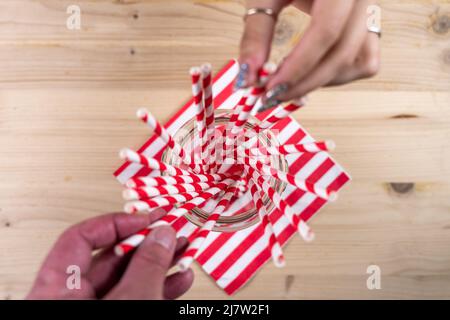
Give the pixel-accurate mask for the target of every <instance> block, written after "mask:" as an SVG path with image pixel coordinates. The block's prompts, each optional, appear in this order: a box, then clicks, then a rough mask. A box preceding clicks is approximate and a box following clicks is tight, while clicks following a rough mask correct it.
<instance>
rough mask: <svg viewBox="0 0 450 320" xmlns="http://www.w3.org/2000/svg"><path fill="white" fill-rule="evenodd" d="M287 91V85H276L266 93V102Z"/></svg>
mask: <svg viewBox="0 0 450 320" xmlns="http://www.w3.org/2000/svg"><path fill="white" fill-rule="evenodd" d="M287 89H288V85H287V84H286V83H280V84H279V85H276V86H275V87H273V88H272V89H270V90H269V91H267V93H266V100H267V101H268V100H271V99H273V100H274V99H276V97H278V96H279V95H280V94H282V93H283V92H286V91H287Z"/></svg>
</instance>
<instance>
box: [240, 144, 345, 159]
mask: <svg viewBox="0 0 450 320" xmlns="http://www.w3.org/2000/svg"><path fill="white" fill-rule="evenodd" d="M335 146H336V144H335V143H334V142H333V141H331V140H326V141H318V142H308V143H300V144H285V145H281V146H271V147H265V146H261V147H259V148H250V149H244V148H240V149H239V151H240V152H244V154H245V155H246V156H247V157H249V156H265V155H288V154H296V153H317V152H321V151H331V150H334V148H335Z"/></svg>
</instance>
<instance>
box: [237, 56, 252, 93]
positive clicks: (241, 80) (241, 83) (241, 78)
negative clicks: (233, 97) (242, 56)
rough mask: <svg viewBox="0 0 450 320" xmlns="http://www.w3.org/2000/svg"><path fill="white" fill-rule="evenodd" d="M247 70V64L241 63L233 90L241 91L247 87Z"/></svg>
mask: <svg viewBox="0 0 450 320" xmlns="http://www.w3.org/2000/svg"><path fill="white" fill-rule="evenodd" d="M248 70H249V65H248V63H243V64H241V65H240V66H239V73H238V75H237V77H236V82H235V84H234V90H238V89H241V88H243V87H245V86H246V85H247V83H246V79H247V74H248Z"/></svg>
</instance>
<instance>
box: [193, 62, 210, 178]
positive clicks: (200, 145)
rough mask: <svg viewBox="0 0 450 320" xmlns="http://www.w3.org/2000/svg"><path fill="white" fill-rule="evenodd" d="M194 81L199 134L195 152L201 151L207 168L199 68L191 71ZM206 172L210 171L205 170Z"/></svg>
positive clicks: (204, 122) (200, 158)
mask: <svg viewBox="0 0 450 320" xmlns="http://www.w3.org/2000/svg"><path fill="white" fill-rule="evenodd" d="M190 74H191V80H192V95H193V97H194V105H195V119H196V126H197V132H198V135H199V136H198V139H194V142H195V145H194V150H200V155H197V157H198V158H199V160H200V162H201V163H202V165H203V166H206V161H205V156H206V154H205V150H204V149H203V146H204V141H205V139H206V134H207V132H206V114H205V108H204V106H203V91H202V84H201V69H200V68H199V67H192V68H191V70H190ZM204 171H208V168H205V169H204Z"/></svg>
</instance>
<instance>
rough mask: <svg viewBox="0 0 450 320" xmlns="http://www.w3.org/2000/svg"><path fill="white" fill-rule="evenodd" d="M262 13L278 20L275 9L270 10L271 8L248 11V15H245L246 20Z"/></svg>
mask: <svg viewBox="0 0 450 320" xmlns="http://www.w3.org/2000/svg"><path fill="white" fill-rule="evenodd" d="M261 13H262V14H265V15H267V16H269V17H272V18H274V19H275V20H277V14H276V13H275V11H274V10H273V9H270V8H250V9H248V10H247V11H246V13H245V15H244V20H245V19H247V17H249V16H253V15H255V14H261Z"/></svg>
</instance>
